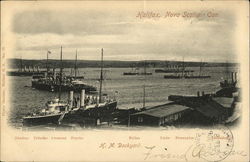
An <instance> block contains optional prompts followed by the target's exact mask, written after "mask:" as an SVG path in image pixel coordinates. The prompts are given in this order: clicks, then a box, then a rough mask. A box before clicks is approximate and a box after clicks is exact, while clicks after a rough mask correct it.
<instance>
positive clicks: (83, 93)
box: [80, 89, 85, 108]
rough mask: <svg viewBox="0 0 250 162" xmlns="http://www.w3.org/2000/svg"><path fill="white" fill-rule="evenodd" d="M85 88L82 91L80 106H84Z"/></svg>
mask: <svg viewBox="0 0 250 162" xmlns="http://www.w3.org/2000/svg"><path fill="white" fill-rule="evenodd" d="M84 99H85V89H82V91H81V99H80V108H82V107H84Z"/></svg>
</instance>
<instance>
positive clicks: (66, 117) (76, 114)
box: [23, 49, 117, 126]
mask: <svg viewBox="0 0 250 162" xmlns="http://www.w3.org/2000/svg"><path fill="white" fill-rule="evenodd" d="M61 58H62V55H61ZM61 60H62V59H61ZM61 65H62V63H61ZM60 73H62V68H60ZM100 73H101V74H100V89H99V96H95V95H92V96H91V95H88V96H86V95H85V90H84V89H82V90H81V95H80V98H79V97H78V98H74V96H73V93H74V92H73V91H70V93H69V100H68V102H63V101H61V90H62V89H61V84H60V88H59V97H58V98H55V99H53V100H51V101H48V102H47V103H46V107H45V108H44V109H42V110H41V111H39V112H37V113H33V114H31V113H30V114H28V115H27V116H25V117H23V124H24V125H27V126H33V125H46V124H50V123H53V124H58V125H59V124H61V122H64V121H65V122H68V123H72V122H73V123H74V122H77V123H81V122H83V121H86V120H92V121H93V120H94V121H95V123H96V122H98V121H103V120H107V119H109V118H110V116H111V113H113V112H114V111H115V110H116V108H117V101H116V100H115V99H109V98H108V96H107V95H103V94H102V81H103V49H102V63H101V72H100ZM60 77H61V75H60ZM60 80H61V79H60Z"/></svg>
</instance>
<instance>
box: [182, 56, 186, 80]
mask: <svg viewBox="0 0 250 162" xmlns="http://www.w3.org/2000/svg"><path fill="white" fill-rule="evenodd" d="M184 71H185V66H184V57H183V60H182V77H183V76H184Z"/></svg>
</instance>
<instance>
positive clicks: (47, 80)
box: [31, 48, 97, 92]
mask: <svg viewBox="0 0 250 162" xmlns="http://www.w3.org/2000/svg"><path fill="white" fill-rule="evenodd" d="M61 55H62V48H61ZM76 58H77V56H76ZM61 59H62V58H61ZM47 69H48V68H47ZM76 71H77V67H76V63H75V76H66V75H65V74H63V72H62V67H61V68H60V73H59V74H56V72H55V70H53V72H52V73H50V72H49V71H48V70H47V72H46V73H45V75H43V76H40V77H39V76H37V75H36V76H33V78H32V80H31V85H32V88H35V89H38V90H45V91H51V92H58V91H59V90H61V91H71V90H73V91H76V92H81V90H82V89H84V90H86V92H92V91H96V90H97V89H96V87H94V86H92V85H88V84H87V83H85V82H83V81H82V80H81V79H79V78H83V77H82V76H80V77H77V75H76Z"/></svg>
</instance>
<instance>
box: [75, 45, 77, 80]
mask: <svg viewBox="0 0 250 162" xmlns="http://www.w3.org/2000/svg"><path fill="white" fill-rule="evenodd" d="M76 64H77V50H76V59H75V79H76V75H77V71H76V70H77V66H76Z"/></svg>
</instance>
